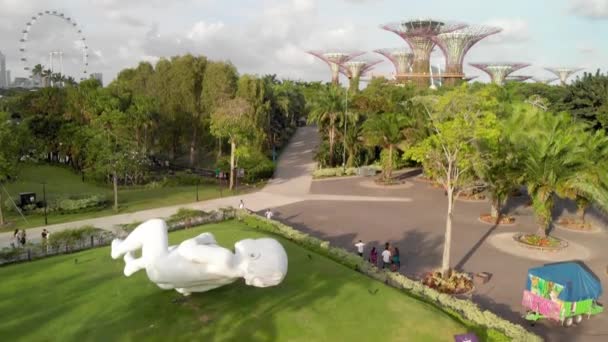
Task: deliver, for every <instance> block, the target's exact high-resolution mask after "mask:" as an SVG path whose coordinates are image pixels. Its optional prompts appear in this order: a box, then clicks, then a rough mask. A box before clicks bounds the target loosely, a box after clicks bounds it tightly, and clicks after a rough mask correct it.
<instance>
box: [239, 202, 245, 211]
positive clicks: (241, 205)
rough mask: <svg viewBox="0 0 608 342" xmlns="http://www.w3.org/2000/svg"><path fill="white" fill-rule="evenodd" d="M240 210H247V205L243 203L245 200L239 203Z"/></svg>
mask: <svg viewBox="0 0 608 342" xmlns="http://www.w3.org/2000/svg"><path fill="white" fill-rule="evenodd" d="M239 209H245V203H243V200H241V202H239Z"/></svg>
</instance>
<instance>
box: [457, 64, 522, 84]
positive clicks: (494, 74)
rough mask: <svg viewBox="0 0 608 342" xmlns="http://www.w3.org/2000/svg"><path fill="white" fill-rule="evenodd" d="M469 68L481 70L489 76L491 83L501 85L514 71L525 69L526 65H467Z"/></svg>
mask: <svg viewBox="0 0 608 342" xmlns="http://www.w3.org/2000/svg"><path fill="white" fill-rule="evenodd" d="M469 65H470V66H472V67H475V68H477V69H480V70H482V71H483V72H485V73H486V74H488V75H489V76H490V79H491V80H492V83H495V84H498V85H503V83H504V82H505V78H506V77H507V76H509V75H510V74H512V73H514V72H515V71H517V70H519V69H522V68H525V67H527V66H529V65H530V64H527V63H469Z"/></svg>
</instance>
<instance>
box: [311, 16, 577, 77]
mask: <svg viewBox="0 0 608 342" xmlns="http://www.w3.org/2000/svg"><path fill="white" fill-rule="evenodd" d="M380 27H381V28H382V29H384V30H387V31H390V32H393V33H395V34H397V35H398V36H399V37H401V38H403V40H405V42H406V43H407V45H406V46H404V47H400V48H388V49H377V50H374V52H376V53H379V54H381V55H383V56H384V57H386V58H387V59H388V60H390V61H391V62H392V63H393V65H394V66H395V81H396V82H398V83H410V82H411V83H414V84H416V85H418V86H421V87H428V86H431V87H433V86H434V82H433V79H436V78H438V79H440V81H441V84H444V85H456V84H459V83H461V82H467V81H470V80H471V79H474V78H475V76H473V77H467V76H466V75H465V74H464V70H463V63H464V58H465V56H466V54H467V52H469V50H470V49H471V48H472V47H473V46H474V45H475V44H477V42H479V41H480V40H482V39H484V38H486V37H488V36H491V35H493V34H497V33H499V32H501V31H502V29H501V28H499V27H493V26H485V25H469V24H466V23H460V22H447V21H440V20H434V19H413V20H408V21H402V22H397V23H389V24H385V25H382V26H380ZM435 47H438V48H439V49H440V50H441V51H442V52H443V55H444V57H445V68H444V71H443V72H441V73H440V74H439V75H433V69H432V68H431V62H430V59H431V53H432V52H433V49H435ZM308 53H310V54H312V55H314V56H316V57H318V58H320V59H322V60H323V61H325V62H326V63H327V64H328V65H329V67H330V69H331V79H332V83H333V84H336V85H337V84H339V76H340V73H342V74H344V75H345V76H347V77H348V78H349V80H350V81H351V88H353V87H358V84H359V79H360V77H361V76H363V75H365V74H366V73H367V72H369V71H370V70H372V69H373V67H374V66H375V65H376V64H378V63H380V61H378V60H371V59H362V58H358V57H360V56H361V55H363V54H364V53H363V52H359V51H308ZM470 65H471V66H473V67H475V68H478V69H480V70H482V71H484V72H485V73H487V74H488V75H489V76H490V79H491V81H492V82H493V83H496V84H499V85H502V84H504V82H506V81H517V82H523V81H526V80H528V79H532V76H526V75H511V74H512V73H514V72H515V71H517V70H520V69H522V68H525V67H527V66H529V65H530V64H527V63H511V62H495V63H470ZM546 70H548V71H550V72H551V73H553V74H555V75H556V76H557V77H558V78H553V79H534V80H535V81H537V82H542V83H547V84H548V83H551V82H553V81H556V80H558V79H559V80H560V82H561V83H562V84H565V83H566V80H567V79H568V78H569V77H570V76H571V75H572V74H574V73H575V72H577V71H579V70H581V69H578V68H546Z"/></svg>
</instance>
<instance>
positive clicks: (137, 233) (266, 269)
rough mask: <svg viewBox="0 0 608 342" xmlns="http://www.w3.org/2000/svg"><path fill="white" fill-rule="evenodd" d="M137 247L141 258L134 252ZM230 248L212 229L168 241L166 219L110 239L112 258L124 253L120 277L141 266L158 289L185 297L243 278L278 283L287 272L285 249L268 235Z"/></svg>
mask: <svg viewBox="0 0 608 342" xmlns="http://www.w3.org/2000/svg"><path fill="white" fill-rule="evenodd" d="M139 249H141V257H140V258H136V257H135V254H134V252H135V251H137V250H139ZM234 251H235V252H234V253H232V251H230V250H228V249H226V248H224V247H221V246H219V245H218V244H217V242H216V241H215V238H214V236H213V234H211V233H203V234H200V235H199V236H197V237H195V238H192V239H188V240H185V241H183V242H182V243H180V244H179V245H177V246H169V244H168V236H167V224H166V223H165V221H163V220H161V219H152V220H149V221H146V222H144V223H142V224H140V225H139V226H137V228H135V230H133V231H132V232H131V234H129V236H127V238H126V239H124V240H121V239H114V241H112V258H113V259H118V258H120V257H121V256H122V255H124V261H125V268H124V274H125V276H127V277H128V276H130V275H131V274H133V273H135V272H137V271H139V270H142V269H145V270H146V273H147V274H148V278H149V279H150V281H152V282H154V283H156V285H158V287H160V288H161V289H164V290H171V289H175V290H176V291H177V292H179V293H181V294H183V295H185V296H187V295H190V294H191V293H192V292H204V291H209V290H211V289H214V288H217V287H220V286H223V285H226V284H230V283H232V282H234V281H236V280H237V279H239V278H245V283H246V284H247V285H251V286H256V287H268V286H275V285H278V284H280V283H281V282H282V281H283V279H284V278H285V276H286V275H287V253H285V249H283V246H281V244H280V243H279V242H277V241H276V240H274V239H269V238H263V239H246V240H241V241H239V242H237V243H236V244H235V245H234Z"/></svg>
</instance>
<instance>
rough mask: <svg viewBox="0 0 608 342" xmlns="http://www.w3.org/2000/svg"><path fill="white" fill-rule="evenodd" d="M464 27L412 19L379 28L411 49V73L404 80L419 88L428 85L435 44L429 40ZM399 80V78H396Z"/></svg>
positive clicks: (449, 23) (451, 23)
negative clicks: (396, 37) (399, 38)
mask: <svg viewBox="0 0 608 342" xmlns="http://www.w3.org/2000/svg"><path fill="white" fill-rule="evenodd" d="M463 27H466V24H463V23H454V22H444V21H439V20H434V19H413V20H409V21H403V22H399V23H389V24H385V25H382V26H381V28H382V29H384V30H387V31H390V32H393V33H395V34H397V35H398V36H399V37H401V38H403V39H404V40H405V41H406V42H407V44H408V45H409V46H410V49H412V53H413V55H414V56H413V60H412V72H410V73H409V74H408V75H407V77H406V78H405V79H413V80H414V81H415V82H416V83H417V84H418V85H420V86H428V85H429V81H430V78H429V76H430V75H429V73H430V72H429V69H430V57H431V52H432V51H433V48H434V47H435V42H433V40H432V39H431V37H433V36H437V35H439V34H442V33H447V32H452V31H455V30H458V29H461V28H463ZM398 80H399V78H398Z"/></svg>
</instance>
